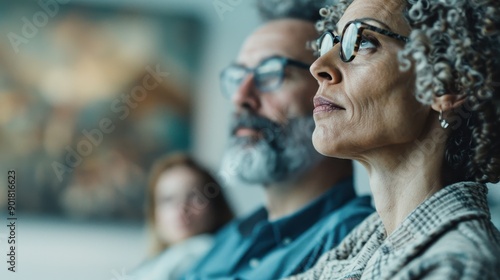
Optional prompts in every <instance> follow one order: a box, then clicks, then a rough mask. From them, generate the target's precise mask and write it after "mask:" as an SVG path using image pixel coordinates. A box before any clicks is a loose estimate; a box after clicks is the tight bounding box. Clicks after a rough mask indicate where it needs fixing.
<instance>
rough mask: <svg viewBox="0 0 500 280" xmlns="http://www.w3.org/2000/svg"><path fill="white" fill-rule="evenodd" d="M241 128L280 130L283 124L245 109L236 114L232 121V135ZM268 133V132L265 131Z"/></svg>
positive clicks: (267, 130) (268, 130)
mask: <svg viewBox="0 0 500 280" xmlns="http://www.w3.org/2000/svg"><path fill="white" fill-rule="evenodd" d="M239 128H250V129H255V130H258V131H262V130H264V131H266V132H268V133H269V132H271V133H272V132H279V131H282V128H283V126H282V125H281V124H279V123H277V122H274V121H272V120H270V119H268V118H266V117H262V116H258V115H255V114H253V113H250V112H248V111H243V112H242V113H238V114H235V115H234V118H233V120H232V121H231V136H234V134H235V133H236V130H238V129H239ZM265 134H266V133H265Z"/></svg>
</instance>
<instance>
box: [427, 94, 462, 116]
mask: <svg viewBox="0 0 500 280" xmlns="http://www.w3.org/2000/svg"><path fill="white" fill-rule="evenodd" d="M466 97H467V96H466V95H465V94H460V95H458V94H444V95H441V96H438V97H434V102H433V103H432V105H431V107H432V109H433V110H434V111H436V112H440V111H443V112H446V111H449V110H452V109H456V108H458V107H460V106H461V105H462V104H463V103H464V102H465V99H466Z"/></svg>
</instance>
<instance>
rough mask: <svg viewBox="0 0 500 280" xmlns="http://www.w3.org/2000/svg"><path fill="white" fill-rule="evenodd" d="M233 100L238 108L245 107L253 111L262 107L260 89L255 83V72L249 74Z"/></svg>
mask: <svg viewBox="0 0 500 280" xmlns="http://www.w3.org/2000/svg"><path fill="white" fill-rule="evenodd" d="M232 102H233V104H234V105H235V107H236V108H245V109H250V110H252V111H256V110H258V108H259V107H260V96H259V90H258V89H257V87H256V85H255V80H254V74H249V75H247V76H246V77H245V78H244V79H243V81H241V84H240V86H239V87H238V89H237V90H236V92H235V93H234V95H233V98H232Z"/></svg>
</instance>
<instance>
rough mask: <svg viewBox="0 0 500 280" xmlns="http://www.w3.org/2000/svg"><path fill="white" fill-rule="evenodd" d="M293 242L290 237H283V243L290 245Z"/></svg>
mask: <svg viewBox="0 0 500 280" xmlns="http://www.w3.org/2000/svg"><path fill="white" fill-rule="evenodd" d="M291 242H292V239H291V238H289V237H285V238H283V245H288V244H290V243H291Z"/></svg>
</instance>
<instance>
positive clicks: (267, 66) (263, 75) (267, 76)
mask: <svg viewBox="0 0 500 280" xmlns="http://www.w3.org/2000/svg"><path fill="white" fill-rule="evenodd" d="M283 68H284V66H283V63H282V61H281V60H280V59H279V58H273V59H269V60H266V61H264V62H263V63H262V64H261V65H260V66H258V67H257V69H256V70H255V83H256V85H257V86H258V88H259V90H261V91H263V92H266V91H272V90H275V89H277V88H278V87H279V86H280V85H281V81H282V78H283Z"/></svg>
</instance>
